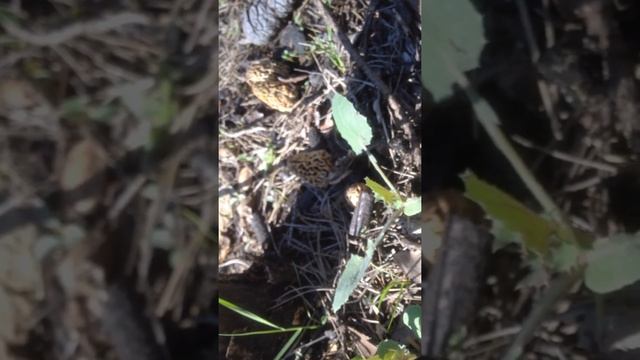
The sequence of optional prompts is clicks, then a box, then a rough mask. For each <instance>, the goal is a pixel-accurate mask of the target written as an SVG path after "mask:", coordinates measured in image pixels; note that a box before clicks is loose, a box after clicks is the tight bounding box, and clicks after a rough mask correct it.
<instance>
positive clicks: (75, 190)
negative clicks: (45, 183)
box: [60, 139, 107, 214]
mask: <svg viewBox="0 0 640 360" xmlns="http://www.w3.org/2000/svg"><path fill="white" fill-rule="evenodd" d="M106 167H107V155H106V152H105V150H104V149H103V148H102V146H101V145H100V144H99V143H97V142H96V141H94V140H92V139H85V140H82V141H80V142H78V143H76V144H75V145H74V146H73V147H72V148H71V150H70V151H69V153H68V154H67V157H66V159H65V164H64V167H63V169H62V174H61V176H60V187H61V188H62V190H63V191H64V192H65V193H67V197H68V198H67V200H68V201H69V202H70V203H72V204H73V209H74V210H75V211H76V212H78V213H80V214H86V213H88V212H90V211H91V210H93V208H94V207H95V206H96V204H97V202H98V198H97V196H98V194H99V191H97V190H99V189H100V187H101V186H102V184H103V181H104V174H103V171H104V169H105V168H106ZM83 185H85V186H87V187H86V188H82V186H83Z"/></svg>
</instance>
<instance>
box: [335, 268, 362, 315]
mask: <svg viewBox="0 0 640 360" xmlns="http://www.w3.org/2000/svg"><path fill="white" fill-rule="evenodd" d="M368 266H369V261H367V260H366V259H365V258H364V257H362V256H358V255H352V256H351V258H350V259H349V261H348V262H347V265H346V266H345V268H344V271H343V272H342V274H340V279H338V285H337V286H336V293H335V295H334V297H333V304H331V309H332V310H333V312H336V311H338V310H340V308H341V307H342V305H344V303H346V302H347V300H348V299H349V296H351V293H353V291H354V290H355V289H356V287H357V286H358V283H360V280H362V278H363V277H364V273H365V271H366V270H367V267H368Z"/></svg>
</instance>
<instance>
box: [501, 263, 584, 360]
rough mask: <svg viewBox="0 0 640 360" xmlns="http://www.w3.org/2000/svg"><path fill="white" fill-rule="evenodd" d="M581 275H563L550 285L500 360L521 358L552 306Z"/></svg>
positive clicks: (576, 272)
mask: <svg viewBox="0 0 640 360" xmlns="http://www.w3.org/2000/svg"><path fill="white" fill-rule="evenodd" d="M582 274H583V271H582V270H578V271H575V272H571V273H568V274H563V275H561V276H560V277H559V278H557V279H556V280H554V281H553V282H552V283H551V286H550V287H549V289H548V290H547V292H546V293H545V295H544V297H543V298H542V300H540V302H539V303H538V304H537V305H536V307H534V309H533V311H532V312H531V314H530V315H529V317H528V318H527V320H526V321H525V322H524V324H523V325H522V331H521V332H520V333H519V334H518V336H516V338H515V340H514V341H513V343H511V346H509V349H508V350H507V352H506V353H505V354H504V356H503V357H502V359H501V360H517V359H520V358H521V355H522V352H523V350H524V347H525V345H526V344H527V343H528V342H529V341H530V340H531V338H533V335H534V332H535V331H536V329H537V328H538V325H539V324H540V323H541V322H542V321H543V320H544V317H545V316H546V315H547V313H548V312H549V310H550V309H551V308H552V307H553V305H555V303H556V302H557V301H558V300H559V299H560V298H562V297H563V296H564V295H565V294H566V293H567V292H568V291H569V290H570V289H571V287H572V286H573V284H574V283H575V282H576V281H578V280H579V279H580V278H581V277H582Z"/></svg>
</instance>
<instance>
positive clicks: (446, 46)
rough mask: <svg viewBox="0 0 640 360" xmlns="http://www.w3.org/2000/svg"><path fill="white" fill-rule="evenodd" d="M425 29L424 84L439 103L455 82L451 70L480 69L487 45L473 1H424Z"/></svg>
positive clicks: (423, 54)
mask: <svg viewBox="0 0 640 360" xmlns="http://www.w3.org/2000/svg"><path fill="white" fill-rule="evenodd" d="M422 29H423V34H424V35H423V40H422V82H423V85H424V86H425V87H426V88H427V89H429V90H430V91H431V93H432V94H433V96H434V98H435V100H436V101H439V100H441V99H443V98H445V97H447V96H448V95H450V94H451V92H452V86H453V84H454V83H455V79H454V78H453V76H452V75H451V71H449V69H448V67H455V68H457V69H459V70H460V71H467V70H471V69H473V68H475V67H477V65H478V60H479V58H480V52H481V51H482V48H483V46H484V44H485V43H486V39H485V37H484V28H483V26H482V17H481V16H480V14H479V13H478V12H477V11H476V9H475V8H474V7H473V5H472V4H471V1H470V0H447V1H442V0H423V1H422Z"/></svg>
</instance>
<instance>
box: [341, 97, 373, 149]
mask: <svg viewBox="0 0 640 360" xmlns="http://www.w3.org/2000/svg"><path fill="white" fill-rule="evenodd" d="M331 112H332V114H333V120H334V121H335V123H336V127H337V129H338V132H339V133H340V136H342V138H343V139H345V140H346V141H347V143H348V144H349V146H350V147H351V150H353V152H354V153H355V154H356V155H359V154H361V153H362V152H363V151H365V150H366V148H367V146H369V144H370V143H371V138H372V137H373V135H372V133H371V127H370V126H369V124H368V123H367V118H365V117H364V116H362V115H360V113H359V112H358V111H357V110H356V108H355V107H353V104H352V103H351V102H350V101H349V100H348V99H347V98H346V97H344V96H342V95H340V94H338V93H336V94H335V95H334V96H333V99H332V100H331Z"/></svg>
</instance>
